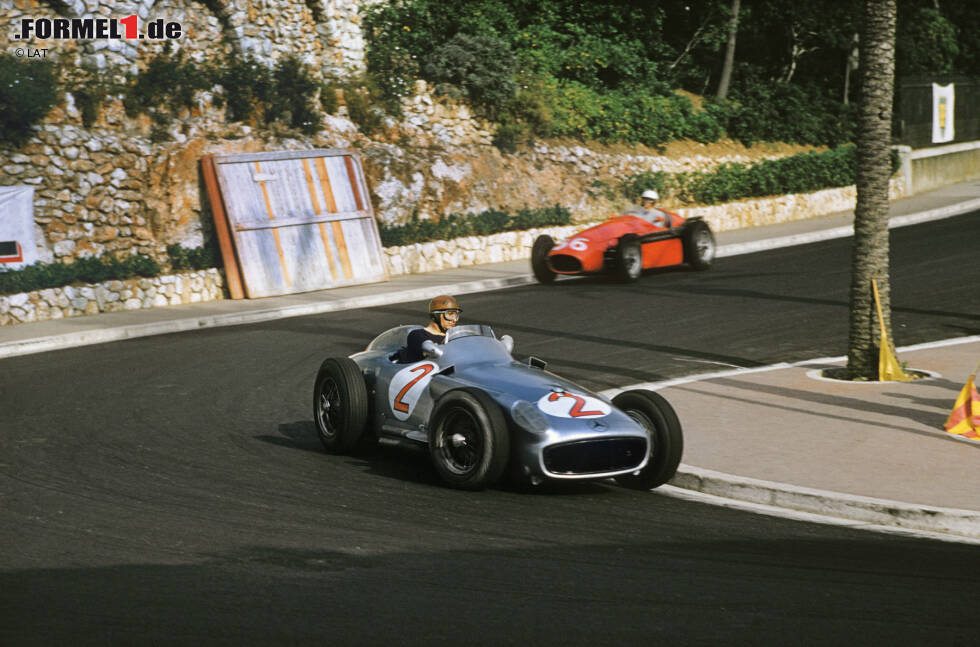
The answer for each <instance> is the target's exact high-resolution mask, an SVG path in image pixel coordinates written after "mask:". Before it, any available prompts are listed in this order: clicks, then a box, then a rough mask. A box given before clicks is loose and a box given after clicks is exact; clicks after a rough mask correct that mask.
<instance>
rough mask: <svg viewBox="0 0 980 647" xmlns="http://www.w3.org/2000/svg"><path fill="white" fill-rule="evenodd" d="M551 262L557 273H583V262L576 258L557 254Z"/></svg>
mask: <svg viewBox="0 0 980 647" xmlns="http://www.w3.org/2000/svg"><path fill="white" fill-rule="evenodd" d="M548 260H549V261H551V267H552V268H553V269H554V270H555V271H556V272H581V271H582V262H581V261H580V260H578V259H577V258H575V257H574V256H568V255H566V254H555V255H554V256H551V257H550V258H549V259H548Z"/></svg>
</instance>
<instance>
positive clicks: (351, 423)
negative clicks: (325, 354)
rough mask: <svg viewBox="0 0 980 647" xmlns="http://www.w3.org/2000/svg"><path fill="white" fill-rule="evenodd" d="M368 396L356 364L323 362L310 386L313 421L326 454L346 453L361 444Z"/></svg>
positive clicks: (344, 359)
mask: <svg viewBox="0 0 980 647" xmlns="http://www.w3.org/2000/svg"><path fill="white" fill-rule="evenodd" d="M367 417H368V394H367V386H366V385H365V384H364V377H363V376H362V375H361V370H360V368H358V366H357V363H356V362H354V360H352V359H350V358H349V357H337V358H334V357H331V358H329V359H326V360H324V362H323V364H321V365H320V370H319V372H317V375H316V382H315V384H314V386H313V421H314V423H315V424H316V431H317V435H318V436H319V437H320V442H321V443H323V446H324V447H325V448H326V450H327V451H328V452H331V453H345V452H349V451H351V450H352V449H354V447H355V446H356V445H357V444H358V442H359V441H360V440H361V436H363V434H364V426H365V424H366V423H367Z"/></svg>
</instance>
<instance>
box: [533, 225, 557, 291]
mask: <svg viewBox="0 0 980 647" xmlns="http://www.w3.org/2000/svg"><path fill="white" fill-rule="evenodd" d="M554 246H555V241H554V239H553V238H552V237H551V236H549V235H548V234H542V235H540V236H538V237H537V238H535V239H534V246H532V247H531V271H532V272H534V278H536V279H537V280H538V281H539V282H541V283H551V282H552V281H554V280H555V271H554V270H553V269H551V266H549V265H548V253H549V252H551V250H552V248H554Z"/></svg>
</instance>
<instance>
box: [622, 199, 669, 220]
mask: <svg viewBox="0 0 980 647" xmlns="http://www.w3.org/2000/svg"><path fill="white" fill-rule="evenodd" d="M659 199H660V194H659V193H657V192H656V191H654V190H653V189H647V190H646V191H644V192H643V194H642V195H640V204H639V206H635V207H631V208H630V209H629V210H628V211H627V212H626V213H628V214H630V215H631V216H639V217H640V218H643V219H644V220H647V221H648V222H650V224H652V225H654V226H656V227H664V228H669V227H670V215H669V214H668V213H667V212H666V211H663V210H661V209H658V208H657V200H659Z"/></svg>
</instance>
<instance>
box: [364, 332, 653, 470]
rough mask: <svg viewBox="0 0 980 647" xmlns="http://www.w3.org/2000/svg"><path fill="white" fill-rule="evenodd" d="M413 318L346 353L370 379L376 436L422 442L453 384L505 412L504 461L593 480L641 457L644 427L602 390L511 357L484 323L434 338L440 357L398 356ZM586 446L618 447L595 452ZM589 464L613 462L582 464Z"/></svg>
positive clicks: (633, 466)
mask: <svg viewBox="0 0 980 647" xmlns="http://www.w3.org/2000/svg"><path fill="white" fill-rule="evenodd" d="M418 327H419V326H400V327H398V328H394V329H391V330H388V331H385V332H384V333H382V334H381V335H379V336H378V337H376V338H375V340H374V341H372V342H371V343H370V344H369V345H368V348H367V350H365V351H363V352H360V353H356V354H354V355H351V359H353V360H354V362H355V363H357V365H358V367H359V368H360V369H361V373H362V374H363V375H364V378H365V381H366V384H367V387H368V394H369V399H370V401H371V407H370V408H371V414H370V416H369V422H368V426H369V430H370V431H372V432H373V433H375V434H376V435H377V436H378V437H379V438H388V439H397V440H403V441H404V440H407V441H411V442H413V443H419V444H427V443H428V435H427V430H428V428H429V424H430V418H431V416H432V412H433V409H434V407H435V404H436V403H437V402H438V400H439V398H440V397H441V396H442V395H444V394H445V393H447V392H448V391H451V390H453V389H477V390H480V391H482V392H483V393H485V394H487V395H488V396H489V397H490V398H491V399H492V400H493V401H494V403H496V404H497V405H498V406H499V407H500V410H501V411H502V413H503V414H504V417H505V419H506V420H507V423H508V428H509V432H510V434H511V462H512V467H513V468H514V469H516V470H517V471H518V473H522V474H523V475H525V476H528V477H531V478H534V479H540V478H554V479H582V478H591V479H594V478H607V477H610V476H617V475H621V474H629V473H633V472H636V471H637V470H639V469H641V468H643V467H644V466H645V465H646V462H647V459H648V455H649V434H648V432H647V430H646V429H645V428H644V427H643V426H642V425H640V424H639V423H638V422H636V421H635V420H634V419H633V418H631V417H630V416H628V415H627V414H625V413H623V412H622V411H619V410H618V409H616V408H615V407H613V406H612V404H611V402H610V400H609V399H608V398H605V397H603V396H600V395H597V394H594V393H591V392H589V391H588V390H587V389H585V388H583V387H581V386H579V385H577V384H575V383H574V382H571V381H569V380H566V379H564V378H562V377H559V376H558V375H555V374H554V373H551V372H549V371H546V370H543V369H541V368H536V367H534V366H531V365H530V364H524V363H521V362H518V361H516V360H515V359H514V358H513V357H512V356H511V353H510V351H509V350H508V348H507V346H506V345H505V343H504V342H503V341H501V340H498V339H497V338H496V337H495V336H494V334H493V331H492V330H491V329H490V327H489V326H479V325H468V326H457V327H456V328H454V329H452V330H451V331H450V333H449V334H448V335H447V339H446V342H445V343H444V344H441V345H439V347H438V348H439V350H441V351H442V352H441V354H440V355H439V356H438V357H435V356H432V357H427V358H425V359H423V360H421V361H419V362H412V363H407V364H406V363H399V362H398V361H397V351H398V349H399V348H400V347H402V346H404V344H405V343H406V341H407V337H408V333H409V332H410V331H411V330H412V329H415V328H418ZM603 441H606V442H603ZM579 450H581V451H579ZM593 450H594V451H596V452H611V453H612V454H616V452H619V453H618V454H616V455H615V456H612V454H610V457H608V460H607V459H606V458H602V457H599V458H596V459H595V460H593V458H592V457H590V456H589V452H591V451H593ZM564 454H568V455H569V456H571V454H575V456H574V457H573V458H567V461H570V463H573V464H574V465H572V466H570V465H568V464H565V463H562V461H565V460H566V457H564ZM634 459H635V460H634ZM604 461H606V462H604ZM595 465H600V467H601V466H603V465H605V466H606V467H608V466H609V465H615V468H614V469H598V471H596V470H594V469H593V470H592V471H590V470H589V469H586V468H585V467H583V466H592V467H594V466H595ZM583 469H585V471H584V472H583V471H582V470H583Z"/></svg>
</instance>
